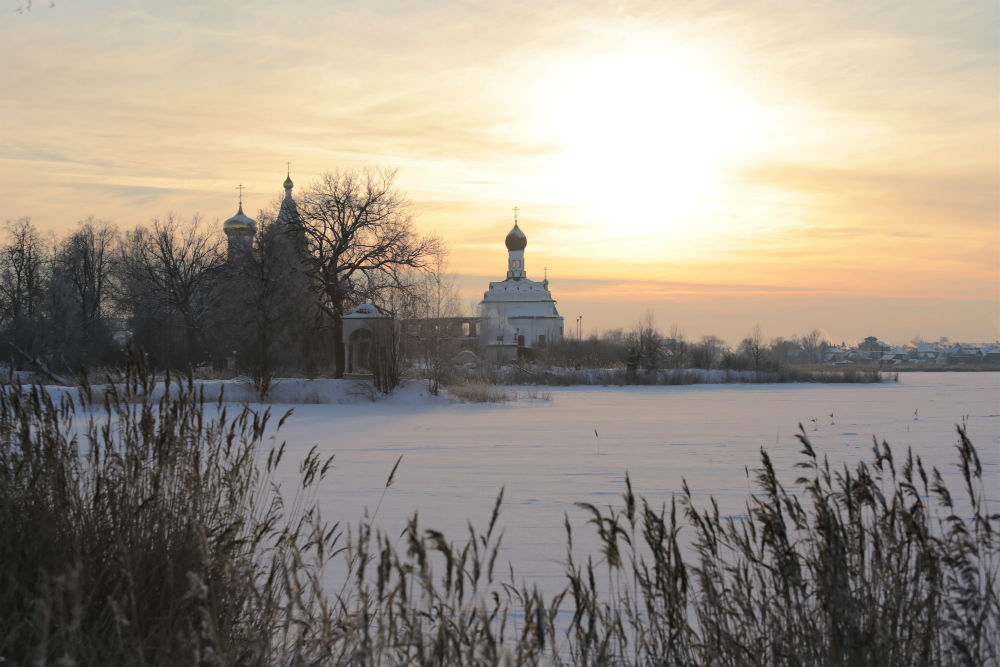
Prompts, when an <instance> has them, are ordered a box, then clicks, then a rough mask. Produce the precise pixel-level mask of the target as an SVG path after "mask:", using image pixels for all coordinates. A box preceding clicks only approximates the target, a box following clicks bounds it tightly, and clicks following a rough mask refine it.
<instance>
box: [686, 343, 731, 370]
mask: <svg viewBox="0 0 1000 667" xmlns="http://www.w3.org/2000/svg"><path fill="white" fill-rule="evenodd" d="M725 352H726V344H725V342H723V341H722V339H720V338H718V337H717V336H702V337H701V340H700V341H698V343H697V344H696V345H692V346H691V362H692V364H693V365H694V367H695V368H715V367H716V366H718V364H719V361H720V360H721V359H722V355H723V354H725Z"/></svg>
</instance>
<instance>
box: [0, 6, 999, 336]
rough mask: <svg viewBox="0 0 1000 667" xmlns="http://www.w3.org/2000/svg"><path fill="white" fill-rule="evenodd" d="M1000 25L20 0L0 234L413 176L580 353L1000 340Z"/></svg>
mask: <svg viewBox="0 0 1000 667" xmlns="http://www.w3.org/2000/svg"><path fill="white" fill-rule="evenodd" d="M998 26H1000V9H998V5H997V3H995V2H989V1H987V2H949V1H940V2H924V1H922V0H908V1H904V2H880V1H877V0H868V1H865V2H856V1H843V2H818V1H811V2H802V1H801V0H799V1H795V2H793V1H779V0H744V1H741V2H738V3H734V2H729V1H722V0H719V1H713V0H704V1H700V2H687V1H683V2H682V1H680V0H659V1H656V2H642V1H637V2H597V1H594V0H572V1H565V2H561V1H558V0H556V1H552V2H544V3H539V2H521V1H519V0H511V1H505V2H487V1H478V0H465V1H459V0H440V1H437V2H430V1H425V0H409V1H407V2H402V1H400V0H396V1H390V0H374V1H368V2H349V1H344V2H337V3H329V2H321V1H319V0H301V1H300V2H295V3H279V2H263V1H258V0H241V1H239V2H237V1H236V0H223V1H213V2H201V1H198V2H195V1H187V0H173V1H171V2H169V3H168V2H151V1H139V0H133V1H128V0H122V1H117V2H112V1H110V0H86V1H82V0H81V1H75V2H74V1H72V0H55V1H54V2H45V1H41V2H39V1H35V2H32V3H31V4H30V6H29V4H28V3H27V1H26V0H0V44H3V47H2V51H0V53H2V56H0V88H2V90H3V91H4V94H3V95H2V96H0V222H2V221H13V220H15V219H18V218H20V217H24V216H27V217H30V218H31V219H32V221H33V222H34V223H35V224H36V225H37V226H38V227H39V228H40V229H42V230H43V231H46V232H52V233H54V234H57V235H58V234H64V233H66V232H68V231H70V230H72V229H74V228H75V226H76V224H77V222H78V221H80V220H83V219H85V218H87V217H90V216H93V217H95V218H99V219H103V220H108V221H111V222H114V223H115V224H117V225H118V226H119V227H120V228H123V229H124V228H131V227H133V226H135V225H137V224H142V223H148V222H149V221H150V220H151V219H152V218H153V217H156V216H161V217H162V216H164V215H166V214H168V213H174V214H176V215H179V216H181V217H184V218H190V217H194V216H196V215H197V216H200V217H201V219H202V220H203V221H204V222H205V224H206V225H210V226H212V227H213V228H214V229H218V230H219V231H220V233H221V221H222V220H224V219H226V218H227V217H229V216H230V215H232V214H233V213H235V211H236V206H237V196H238V195H237V186H239V185H240V184H242V185H243V186H244V190H243V201H244V204H245V209H246V210H247V212H249V213H251V214H253V213H254V212H256V211H258V210H260V209H266V208H268V207H271V206H273V205H274V204H275V203H276V201H277V200H278V197H279V196H280V195H281V194H282V189H281V183H282V181H283V180H284V178H285V172H286V164H287V163H290V164H291V176H292V179H293V180H294V181H295V184H296V189H300V188H303V187H308V185H309V184H310V183H311V182H313V181H314V180H315V179H317V178H318V177H319V176H320V175H321V174H322V173H324V172H327V171H332V170H334V169H338V168H339V169H355V168H364V167H367V166H380V167H388V168H393V169H397V170H398V173H397V184H398V186H399V188H400V189H401V190H402V191H403V192H404V193H405V194H406V196H407V198H408V199H409V201H410V202H411V206H410V210H411V213H412V215H413V220H414V224H415V227H416V229H417V230H419V232H420V233H425V234H436V235H439V236H440V237H442V238H443V239H444V241H445V242H446V243H447V245H448V247H449V250H450V253H449V267H450V270H451V271H452V272H453V273H455V274H456V281H457V285H458V286H459V288H460V290H461V299H462V301H463V305H464V306H465V309H466V310H469V311H470V312H471V310H472V309H473V307H474V304H475V303H476V302H477V301H478V299H479V298H481V294H482V292H483V291H484V290H485V289H486V288H487V287H488V283H489V281H490V280H500V279H502V278H503V277H504V276H505V274H506V250H505V248H504V246H503V238H504V236H505V235H506V233H507V231H508V230H509V229H510V227H511V226H512V223H513V210H512V209H513V207H515V206H517V207H518V209H519V213H518V215H519V224H520V226H521V228H522V229H523V230H524V232H525V234H526V235H527V237H528V247H527V250H526V254H525V262H526V268H527V272H528V276H529V277H531V278H535V279H539V280H540V279H541V278H542V277H543V275H546V274H547V276H548V278H549V280H550V288H551V289H552V292H553V296H554V297H555V298H556V299H557V301H558V308H559V311H560V313H561V314H562V315H563V316H564V318H565V319H566V329H567V331H570V330H573V331H575V330H576V327H577V320H578V319H579V321H580V330H581V331H582V332H583V334H584V335H589V334H592V333H597V332H601V331H604V330H608V329H615V328H624V329H626V330H627V329H629V328H631V327H633V326H635V325H636V323H637V322H639V321H640V320H642V319H644V318H645V317H646V316H647V314H649V313H651V314H652V315H653V316H654V319H655V322H656V324H657V326H658V327H659V328H660V329H661V330H663V331H666V330H668V329H670V328H672V327H676V330H677V331H680V332H682V333H684V335H685V336H686V337H687V338H689V339H697V338H699V337H701V336H703V335H708V334H712V335H717V336H719V337H721V338H723V339H725V340H727V341H728V342H729V343H731V344H735V343H738V342H739V340H740V339H741V338H743V337H745V336H746V335H748V334H749V333H750V332H751V330H752V329H753V328H754V326H755V325H759V326H760V328H761V331H762V332H763V334H764V336H765V338H773V337H777V336H784V337H790V336H793V335H801V334H805V333H807V332H808V331H810V330H812V329H819V330H820V331H821V332H823V333H824V334H825V335H826V336H827V337H828V338H829V339H831V340H833V341H834V342H838V343H839V342H841V341H846V342H857V341H859V340H861V339H863V338H864V337H866V336H869V335H875V336H878V337H879V338H881V339H883V340H888V341H891V342H896V343H906V342H909V341H911V340H913V339H915V338H917V337H919V338H922V339H925V340H937V339H938V338H940V337H942V336H944V337H948V338H950V339H951V340H964V341H970V342H988V341H995V340H997V339H998V338H1000V37H998V35H1000V31H998V29H997V28H998Z"/></svg>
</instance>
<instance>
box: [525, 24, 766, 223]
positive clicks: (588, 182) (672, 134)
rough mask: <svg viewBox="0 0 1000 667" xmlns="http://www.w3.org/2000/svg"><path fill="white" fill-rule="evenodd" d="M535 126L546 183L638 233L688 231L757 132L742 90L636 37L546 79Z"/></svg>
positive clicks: (693, 60)
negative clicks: (547, 166) (549, 151)
mask: <svg viewBox="0 0 1000 667" xmlns="http://www.w3.org/2000/svg"><path fill="white" fill-rule="evenodd" d="M544 78H545V81H544V83H543V84H542V85H541V86H540V88H539V93H538V94H539V96H540V103H539V108H538V113H537V115H536V124H537V129H538V132H539V133H540V135H541V137H540V138H543V139H544V140H545V141H546V142H548V143H550V145H552V144H554V145H555V149H556V151H557V154H556V156H555V157H554V162H553V171H552V173H551V174H550V177H551V186H552V187H553V188H554V189H555V190H556V191H557V192H558V193H559V194H560V195H561V196H562V197H564V198H565V199H566V200H567V201H568V202H571V203H575V204H580V205H584V206H589V207H594V208H595V209H596V210H595V213H597V214H598V216H595V217H599V218H600V219H602V220H603V221H604V222H606V223H611V224H614V225H616V226H618V227H619V229H620V230H621V231H624V232H625V233H628V234H629V235H630V236H636V237H661V236H664V235H667V236H670V237H674V238H676V237H677V236H678V235H691V233H692V223H693V222H694V221H695V220H696V219H697V216H698V212H699V210H700V209H702V208H703V207H704V206H705V205H706V204H710V203H711V201H710V200H711V199H712V198H713V197H719V196H722V193H721V191H720V190H721V188H722V180H723V176H724V171H725V169H726V167H728V166H731V165H733V164H736V163H738V162H739V161H740V160H741V159H742V158H743V157H744V156H745V155H746V154H747V153H748V151H750V150H751V149H752V148H753V147H754V146H755V144H756V143H757V142H758V141H759V139H758V137H759V135H760V132H759V129H758V127H757V120H758V111H757V109H756V107H755V106H754V105H753V104H751V103H750V102H749V101H747V100H746V99H745V98H744V96H743V94H742V93H741V91H740V89H739V87H738V86H737V85H734V83H733V82H731V81H727V80H725V79H724V78H722V77H721V76H719V75H718V74H716V73H714V72H713V71H712V70H711V69H710V68H709V67H707V66H706V65H705V64H703V63H702V62H699V60H698V57H697V55H696V54H694V53H692V52H690V51H682V50H679V49H671V48H669V47H665V46H660V45H657V44H650V43H649V42H648V41H640V42H637V43H635V44H632V45H629V46H626V47H623V48H619V49H616V50H614V51H613V52H605V53H601V54H598V55H591V56H585V57H574V58H572V59H567V60H566V61H564V62H562V63H561V64H559V65H558V66H557V67H555V68H554V70H553V71H551V72H548V73H547V74H546V75H545V77H544Z"/></svg>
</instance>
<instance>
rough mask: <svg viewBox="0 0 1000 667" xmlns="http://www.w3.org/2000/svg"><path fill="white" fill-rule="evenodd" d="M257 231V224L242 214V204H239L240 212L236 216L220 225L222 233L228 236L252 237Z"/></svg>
mask: <svg viewBox="0 0 1000 667" xmlns="http://www.w3.org/2000/svg"><path fill="white" fill-rule="evenodd" d="M256 229H257V223H256V221H254V219H253V218H251V217H249V216H247V215H246V214H244V213H243V203H242V202H240V210H238V211H237V212H236V215H234V216H233V217H231V218H229V219H228V220H226V221H225V222H224V223H222V231H224V232H225V233H226V234H227V235H228V234H237V235H240V236H252V235H253V233H254V231H255V230H256Z"/></svg>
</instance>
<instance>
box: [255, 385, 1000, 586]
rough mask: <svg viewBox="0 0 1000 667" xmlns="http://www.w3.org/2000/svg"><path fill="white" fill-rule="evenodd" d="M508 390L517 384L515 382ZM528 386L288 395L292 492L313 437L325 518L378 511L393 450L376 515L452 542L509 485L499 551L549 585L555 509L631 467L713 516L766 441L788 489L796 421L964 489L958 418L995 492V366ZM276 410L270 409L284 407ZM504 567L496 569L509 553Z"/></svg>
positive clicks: (556, 551) (592, 497)
mask: <svg viewBox="0 0 1000 667" xmlns="http://www.w3.org/2000/svg"><path fill="white" fill-rule="evenodd" d="M528 389H529V390H530V388H528ZM516 390H517V391H519V392H521V393H522V394H523V393H524V390H525V388H517V389H516ZM538 391H539V392H544V393H546V394H548V395H549V396H550V397H551V400H534V399H527V400H525V399H522V400H519V401H517V402H515V403H508V404H488V405H482V404H461V403H449V402H445V401H431V400H427V401H420V400H417V401H414V400H394V399H393V398H390V399H388V400H385V401H380V402H376V403H353V404H347V405H297V406H294V407H295V414H294V415H293V416H292V417H291V418H290V419H289V420H288V421H287V422H286V424H285V426H284V427H283V428H282V429H281V432H280V436H281V438H282V439H285V440H287V442H288V447H289V451H288V453H287V454H286V461H288V463H289V465H288V466H287V468H286V469H284V470H283V471H282V475H283V479H284V481H283V485H286V486H285V488H286V489H288V490H291V489H294V488H295V485H296V484H297V482H296V478H297V470H296V469H295V468H294V467H293V466H292V465H291V464H292V463H295V464H297V462H298V461H299V460H301V459H302V458H303V457H304V456H305V454H306V452H307V451H308V450H309V449H310V448H311V447H312V446H313V445H314V444H318V445H319V447H320V449H321V450H322V451H324V452H326V453H335V454H336V459H335V464H336V469H335V470H334V471H333V472H332V473H330V474H329V476H328V477H327V480H326V482H325V483H324V486H323V487H322V489H321V490H320V493H319V501H320V504H321V506H322V509H323V515H324V518H325V519H327V520H339V521H342V522H345V523H351V524H356V523H357V522H358V520H359V519H361V518H362V517H363V516H364V515H365V511H366V508H367V509H368V511H369V512H370V511H372V510H374V508H375V505H376V503H377V502H378V498H379V495H380V494H381V492H382V489H383V487H384V484H385V480H386V478H387V476H388V474H389V471H390V470H391V468H392V466H393V463H395V461H396V459H397V457H398V456H399V455H400V454H402V455H403V461H402V463H401V465H400V467H399V470H398V472H397V473H396V478H395V481H394V483H393V486H392V487H391V488H390V489H389V490H388V492H387V494H386V497H385V500H384V502H383V504H382V507H381V509H380V511H379V516H378V522H377V523H378V524H379V525H380V526H381V527H382V528H383V529H384V530H385V531H386V532H387V533H388V534H389V535H391V536H398V535H399V534H400V532H401V530H402V529H403V526H404V523H405V520H406V519H407V518H408V517H410V516H411V515H412V514H413V512H414V511H419V513H420V519H421V525H422V527H424V528H429V527H433V528H436V529H439V530H443V531H444V532H445V534H446V535H447V536H448V537H449V539H452V540H455V541H461V540H463V539H464V537H465V535H466V522H467V520H471V521H472V522H473V524H474V525H476V526H477V527H485V525H486V522H487V520H488V518H489V515H490V510H491V509H492V505H493V502H494V500H495V498H496V495H497V493H498V491H499V490H500V488H501V487H505V489H506V491H505V497H504V505H503V510H502V514H501V521H500V523H501V525H502V527H503V529H504V530H505V538H504V548H503V550H502V552H501V559H504V558H505V559H507V560H509V561H511V562H512V563H513V564H514V568H515V572H516V574H517V575H518V576H519V577H523V578H525V579H528V580H531V581H536V582H538V583H540V584H542V585H543V587H545V588H551V587H550V586H546V585H545V583H546V582H549V583H550V584H554V582H555V581H556V580H560V581H561V572H562V566H561V563H562V560H563V556H564V553H565V544H564V531H563V527H562V523H563V515H564V513H568V514H569V516H570V519H571V521H572V522H573V524H574V526H575V527H578V526H581V525H582V524H583V522H584V521H585V520H586V515H585V514H584V513H583V512H581V511H580V510H578V509H577V508H576V507H575V506H574V503H575V502H577V501H585V502H590V503H593V504H595V505H599V506H606V505H608V504H620V501H621V494H622V492H623V491H624V481H623V480H624V476H625V471H626V470H628V471H629V474H630V475H631V478H632V483H633V486H634V488H635V491H636V493H637V494H638V495H642V496H645V497H646V498H647V499H648V500H649V501H650V502H651V504H654V505H659V504H660V503H663V502H669V499H670V496H671V494H674V493H678V492H679V491H680V489H681V483H682V480H683V479H686V480H687V481H688V484H689V485H690V487H691V489H692V491H693V492H694V493H695V496H696V499H697V500H698V503H699V504H700V505H701V504H704V503H707V501H708V497H709V496H710V495H712V496H715V497H716V498H717V499H718V501H719V504H720V509H721V510H722V512H723V513H726V514H742V513H743V511H744V504H745V502H746V498H747V494H748V480H747V475H746V471H745V467H744V466H749V467H750V469H751V472H752V471H753V468H755V467H756V466H758V464H759V460H760V457H759V450H760V448H761V447H764V448H766V449H767V451H768V452H769V454H770V455H771V457H772V459H773V461H774V464H775V466H776V468H777V469H778V470H779V473H781V475H782V479H783V480H784V481H785V483H786V486H788V487H791V486H792V485H793V481H794V478H795V477H796V476H797V475H796V473H795V472H794V471H793V470H792V466H793V464H794V463H795V462H796V461H799V460H800V455H799V450H800V444H799V443H798V441H797V440H796V439H795V434H796V433H797V431H798V424H799V423H801V424H802V425H803V426H804V427H805V430H806V432H807V434H808V436H809V437H810V439H811V440H812V442H813V444H814V446H815V447H816V449H817V451H819V452H820V453H821V455H822V454H825V455H827V456H829V458H830V460H831V462H834V463H848V464H851V465H853V463H855V462H856V461H858V460H859V459H861V458H868V457H869V455H870V453H871V447H872V436H875V437H877V438H878V439H879V440H880V441H881V440H882V439H885V440H888V441H889V443H890V445H892V447H893V450H894V452H895V453H896V455H897V458H898V457H902V456H903V455H905V452H906V448H907V447H912V448H913V450H914V453H915V454H917V455H919V456H921V457H922V458H923V460H924V463H925V465H926V466H928V468H929V466H931V465H935V466H938V467H939V468H940V469H941V471H942V473H944V474H945V479H946V481H947V482H948V486H949V488H950V489H951V490H952V491H953V493H958V492H959V491H960V485H959V483H958V479H959V478H958V477H957V474H956V472H955V462H956V460H957V459H956V457H955V455H954V454H955V449H954V444H955V442H956V441H957V437H956V433H955V424H956V423H958V422H961V421H963V420H965V421H966V423H967V424H968V432H969V435H970V437H971V439H972V441H973V443H974V444H975V445H976V447H977V449H978V451H979V455H980V457H981V459H982V462H983V466H984V475H985V479H986V484H987V492H988V495H989V496H990V498H991V499H992V500H993V501H994V502H1000V373H901V374H900V376H899V383H898V384H896V383H890V384H874V385H851V384H781V385H690V386H673V387H624V388H623V387H607V388H604V387H570V388H565V387H560V388H539V389H538ZM286 407H288V406H281V405H276V406H273V410H274V412H275V413H276V414H277V415H280V414H281V413H282V412H283V411H284V409H285V408H286ZM595 430H596V435H595ZM588 532H589V531H588ZM580 533H581V531H579V530H578V531H576V534H577V535H579V534H580ZM581 536H582V535H581ZM498 569H500V570H501V571H506V563H503V564H502V565H501V564H500V563H498ZM330 576H331V577H333V578H334V579H336V578H337V577H338V576H342V575H339V574H338V573H331V574H330Z"/></svg>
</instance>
